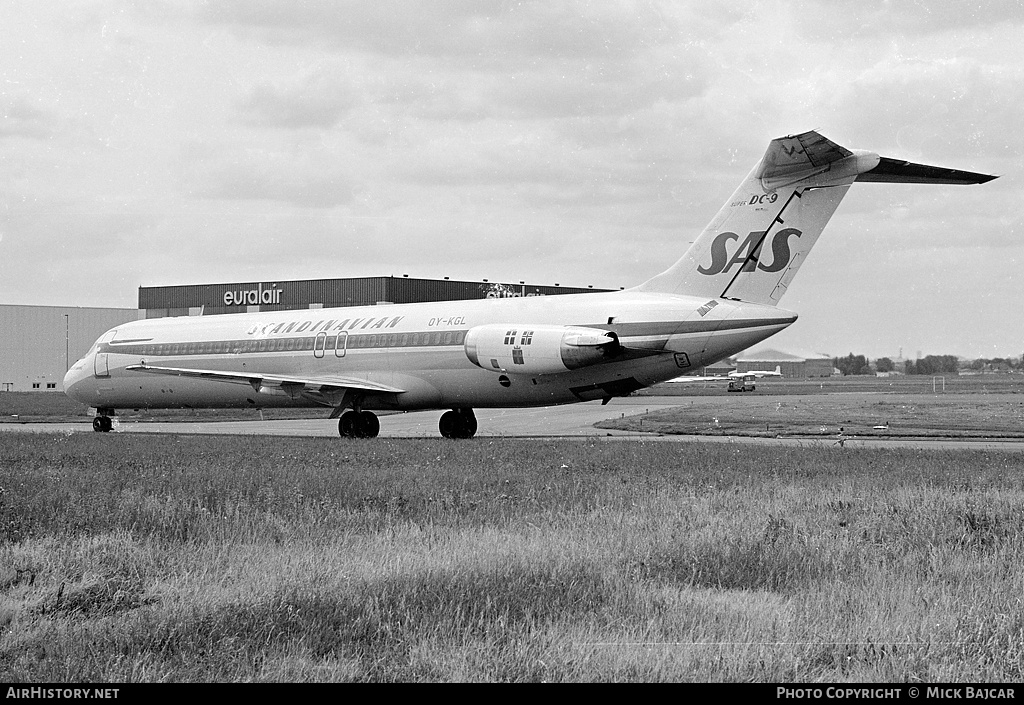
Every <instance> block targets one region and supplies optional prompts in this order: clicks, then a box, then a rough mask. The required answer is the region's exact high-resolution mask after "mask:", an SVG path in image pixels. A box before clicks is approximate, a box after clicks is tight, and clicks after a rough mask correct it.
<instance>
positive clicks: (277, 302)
mask: <svg viewBox="0 0 1024 705" xmlns="http://www.w3.org/2000/svg"><path fill="white" fill-rule="evenodd" d="M594 291H609V290H608V289H595V288H593V287H586V288H579V287H569V286H561V285H559V284H555V285H554V286H537V285H533V284H526V283H525V282H519V283H518V284H509V283H503V282H489V281H487V280H486V279H484V280H483V281H482V282H469V281H452V280H450V279H447V278H445V279H413V278H409V277H407V276H403V277H358V278H349V279H304V280H299V281H263V282H245V283H236V284H197V285H187V286H153V287H146V286H143V287H139V310H140V311H143V312H144V315H145V317H146V318H159V317H163V316H199V315H204V316H209V315H214V314H224V313H246V312H254V311H283V310H288V309H300V308H333V307H335V306H367V305H373V304H408V303H416V302H420V301H461V300H465V299H488V298H511V297H519V296H550V295H554V294H581V293H587V292H594Z"/></svg>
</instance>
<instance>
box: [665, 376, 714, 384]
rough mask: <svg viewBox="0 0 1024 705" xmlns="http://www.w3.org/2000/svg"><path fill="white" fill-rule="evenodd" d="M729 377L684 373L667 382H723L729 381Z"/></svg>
mask: <svg viewBox="0 0 1024 705" xmlns="http://www.w3.org/2000/svg"><path fill="white" fill-rule="evenodd" d="M728 380H729V378H728V377H719V376H717V375H707V376H702V375H692V376H687V375H683V376H682V377H673V378H672V379H670V380H668V382H667V384H693V383H694V382H723V381H726V382H727V381H728Z"/></svg>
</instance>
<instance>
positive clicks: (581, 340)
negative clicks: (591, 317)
mask: <svg viewBox="0 0 1024 705" xmlns="http://www.w3.org/2000/svg"><path fill="white" fill-rule="evenodd" d="M620 350H621V348H620V345H619V340H618V338H617V337H616V335H615V333H612V332H609V331H606V330H600V329H598V328H584V327H582V326H552V325H514V324H491V325H484V326H476V327H475V328H470V329H469V331H468V332H467V333H466V356H467V357H468V358H469V359H470V361H471V362H472V363H473V364H474V365H477V366H479V367H482V368H484V369H485V370H491V371H492V372H507V373H522V374H531V375H546V374H558V373H559V372H565V371H566V370H575V369H577V368H580V367H586V366H588V365H596V364H598V363H601V362H606V361H608V360H610V359H612V358H614V357H615V356H616V355H618V354H619V352H620Z"/></svg>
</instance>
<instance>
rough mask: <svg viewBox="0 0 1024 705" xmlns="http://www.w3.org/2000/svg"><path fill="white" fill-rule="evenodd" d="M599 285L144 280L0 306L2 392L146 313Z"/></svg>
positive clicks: (43, 376)
mask: <svg viewBox="0 0 1024 705" xmlns="http://www.w3.org/2000/svg"><path fill="white" fill-rule="evenodd" d="M597 291H608V289H595V288H594V287H586V288H584V287H568V286H561V285H559V284H555V285H554V286H545V285H537V284H527V283H525V282H519V283H509V282H489V281H487V280H484V281H478V282H477V281H455V280H450V279H414V278H410V277H405V276H402V277H357V278H349V279H302V280H297V281H282V280H274V281H254V282H243V283H228V284H186V285H178V286H142V287H139V307H138V308H137V309H134V308H83V307H78V306H18V305H3V304H0V392H46V391H51V392H61V391H64V373H65V372H66V371H67V369H68V367H69V366H70V365H71V363H73V362H76V361H77V360H78V359H79V358H81V357H83V356H84V355H85V354H86V353H87V352H88V351H89V348H90V347H92V344H93V343H94V342H96V339H97V338H99V337H100V336H101V335H102V334H103V333H104V332H105V331H107V330H110V329H111V328H114V327H115V326H119V325H121V324H122V323H127V322H128V321H134V320H137V319H140V318H159V317H163V316H201V315H212V314H231V313H253V312H261V311H283V310H295V309H311V308H327V307H332V306H373V305H378V304H380V305H384V304H401V303H413V302H419V301H456V300H461V299H493V298H498V299H505V298H518V297H522V296H526V297H530V296H555V295H559V294H581V293H591V292H597Z"/></svg>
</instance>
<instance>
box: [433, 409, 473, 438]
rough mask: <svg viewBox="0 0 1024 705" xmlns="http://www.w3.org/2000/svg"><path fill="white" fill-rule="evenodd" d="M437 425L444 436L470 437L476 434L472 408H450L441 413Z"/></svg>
mask: <svg viewBox="0 0 1024 705" xmlns="http://www.w3.org/2000/svg"><path fill="white" fill-rule="evenodd" d="M437 426H438V428H439V429H440V430H441V435H442V436H444V437H445V438H472V437H473V436H475V435H476V427H477V424H476V416H475V415H474V414H473V410H472V409H452V410H451V411H446V412H444V413H443V414H442V415H441V420H440V421H439V422H438V424H437Z"/></svg>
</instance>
